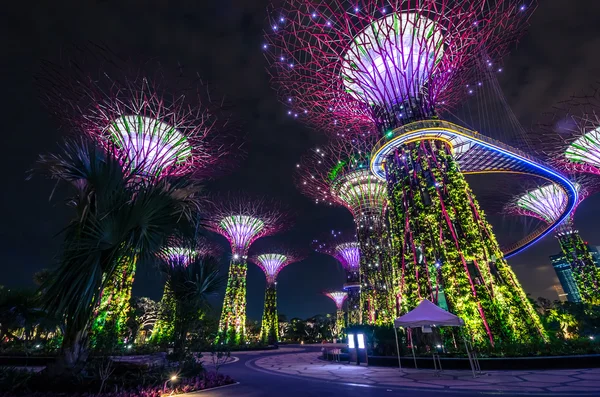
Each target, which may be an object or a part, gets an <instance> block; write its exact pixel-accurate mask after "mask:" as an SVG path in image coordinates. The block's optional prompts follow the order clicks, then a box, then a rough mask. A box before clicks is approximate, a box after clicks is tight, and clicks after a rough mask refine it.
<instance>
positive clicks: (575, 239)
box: [505, 176, 600, 304]
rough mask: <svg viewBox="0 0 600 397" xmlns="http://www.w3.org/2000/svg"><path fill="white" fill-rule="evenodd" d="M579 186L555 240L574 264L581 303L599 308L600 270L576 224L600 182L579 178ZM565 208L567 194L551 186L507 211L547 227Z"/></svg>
mask: <svg viewBox="0 0 600 397" xmlns="http://www.w3.org/2000/svg"><path fill="white" fill-rule="evenodd" d="M576 186H577V188H578V191H579V196H578V197H579V201H578V202H577V203H576V206H575V208H574V209H573V210H572V212H571V213H570V216H569V218H568V219H567V220H565V221H563V222H562V223H561V224H560V225H559V226H558V227H557V228H556V229H555V230H556V238H557V239H558V242H559V243H560V247H561V250H562V252H563V254H564V256H565V258H566V259H567V261H568V262H570V264H571V271H572V273H573V278H574V279H575V283H576V284H577V289H578V291H579V295H580V298H581V300H582V301H583V302H586V303H591V304H600V268H598V267H597V266H596V263H595V262H594V260H593V258H592V255H591V253H590V250H589V247H588V246H587V244H586V243H585V242H584V241H583V239H582V238H581V236H580V235H579V231H578V230H577V229H576V228H575V225H574V223H573V218H574V215H575V211H576V209H577V206H578V205H579V204H580V203H581V202H582V201H583V200H584V199H585V198H587V197H588V196H589V195H590V194H592V193H595V192H597V191H598V190H599V188H600V180H599V179H598V178H597V177H595V176H594V177H587V176H583V177H579V178H577V183H576ZM566 205H567V197H566V195H565V193H564V191H563V190H562V189H560V188H558V187H557V186H555V185H553V184H549V185H543V186H540V187H537V188H535V189H531V190H529V191H527V192H526V193H525V194H523V195H520V196H517V197H515V198H514V199H513V200H512V201H511V202H509V203H508V205H507V206H506V207H505V212H507V213H509V214H513V215H522V216H530V217H533V218H537V219H539V220H541V221H542V222H545V223H552V222H554V221H556V220H557V219H558V218H559V216H560V214H561V211H564V208H565V206H566Z"/></svg>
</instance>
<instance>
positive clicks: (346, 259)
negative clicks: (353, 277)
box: [335, 242, 360, 271]
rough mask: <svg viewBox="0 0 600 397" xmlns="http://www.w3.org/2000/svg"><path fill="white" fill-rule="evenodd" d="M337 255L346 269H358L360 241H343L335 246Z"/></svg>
mask: <svg viewBox="0 0 600 397" xmlns="http://www.w3.org/2000/svg"><path fill="white" fill-rule="evenodd" d="M335 257H336V259H337V260H338V261H340V263H341V264H342V266H344V268H345V269H346V270H352V271H358V269H359V267H360V248H359V245H358V243H356V242H352V243H342V244H339V245H337V246H336V247H335Z"/></svg>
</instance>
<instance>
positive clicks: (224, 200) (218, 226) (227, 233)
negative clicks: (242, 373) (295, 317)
mask: <svg viewBox="0 0 600 397" xmlns="http://www.w3.org/2000/svg"><path fill="white" fill-rule="evenodd" d="M205 213H206V214H205V215H206V220H207V222H208V224H209V227H210V228H211V229H212V230H213V231H214V232H216V233H219V234H221V235H222V236H224V237H225V238H226V239H227V240H228V241H229V243H230V245H231V253H232V258H231V263H230V265H229V278H228V280H227V288H226V290H225V299H224V301H223V311H222V313H221V320H220V323H219V335H220V340H222V341H223V342H224V343H228V344H239V343H241V342H242V341H243V340H244V337H245V333H246V332H245V329H246V328H245V327H246V272H247V270H248V264H247V260H248V249H249V248H250V246H251V245H252V243H253V242H254V241H256V240H257V239H258V238H260V237H263V236H267V235H271V234H274V233H276V232H277V231H279V230H282V229H284V228H287V227H289V226H291V217H290V216H289V214H288V213H287V212H286V211H284V210H282V208H281V205H280V204H279V203H277V202H275V201H273V200H268V199H264V198H254V199H253V198H248V197H243V196H237V197H235V196H229V197H213V198H212V199H211V200H210V203H209V204H208V207H207V208H206V209H205Z"/></svg>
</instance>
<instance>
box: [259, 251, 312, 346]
mask: <svg viewBox="0 0 600 397" xmlns="http://www.w3.org/2000/svg"><path fill="white" fill-rule="evenodd" d="M273 252H276V253H273ZM273 252H271V251H269V253H264V254H257V255H254V256H252V257H251V258H250V261H252V262H253V263H255V264H256V265H257V266H258V267H260V269H261V270H262V271H263V272H264V273H265V276H266V278H267V285H266V288H265V308H264V311H263V317H262V326H261V329H260V339H261V340H262V341H263V342H265V343H268V344H273V343H276V342H278V341H279V318H278V317H277V275H278V274H279V272H280V271H281V270H282V269H283V268H284V267H286V266H287V265H289V264H291V263H294V262H299V261H301V260H302V257H301V256H299V255H298V254H297V253H294V252H291V251H288V250H274V251H273Z"/></svg>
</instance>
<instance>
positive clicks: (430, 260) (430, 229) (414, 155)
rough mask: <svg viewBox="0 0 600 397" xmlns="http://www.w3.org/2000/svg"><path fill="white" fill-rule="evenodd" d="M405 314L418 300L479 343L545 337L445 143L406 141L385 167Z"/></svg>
mask: <svg viewBox="0 0 600 397" xmlns="http://www.w3.org/2000/svg"><path fill="white" fill-rule="evenodd" d="M386 167H387V169H386V171H387V181H388V194H389V207H388V213H389V219H390V227H391V244H392V255H393V257H392V260H393V264H394V266H397V267H398V272H399V283H400V286H399V287H400V294H401V300H400V312H401V313H406V312H407V311H408V310H411V309H413V308H414V307H415V306H416V305H417V304H418V303H419V301H420V300H421V299H428V300H430V301H432V302H434V303H436V304H441V305H443V302H441V298H443V297H445V300H446V302H447V306H448V309H449V310H450V311H451V312H453V313H454V314H456V315H458V316H459V317H461V318H462V319H463V320H464V321H465V324H466V326H467V328H468V330H469V333H470V334H471V335H472V338H473V341H474V342H475V343H476V344H479V345H492V346H493V345H494V344H495V343H497V342H500V341H513V342H517V341H518V342H526V341H531V340H539V339H541V338H545V334H544V331H543V327H542V325H541V322H540V320H539V317H538V315H537V313H536V312H535V310H534V309H533V306H532V305H531V303H530V302H529V300H528V299H527V296H526V294H525V292H524V291H523V289H522V287H521V286H520V284H519V283H518V281H517V279H516V277H515V275H514V274H513V272H512V270H511V269H510V267H509V266H508V264H507V263H506V261H505V260H504V259H501V258H503V256H502V252H501V251H500V247H499V245H498V243H497V241H496V238H495V236H494V235H493V233H492V229H491V226H490V225H489V224H488V223H487V221H486V220H485V216H484V214H483V212H482V211H481V210H480V209H479V205H478V203H477V201H476V199H475V197H474V195H473V193H472V191H471V189H470V188H469V186H468V184H467V182H466V180H465V179H464V176H463V175H462V174H461V172H460V171H459V169H458V165H457V164H456V162H455V161H454V159H453V157H452V154H451V149H450V147H449V145H448V144H447V143H445V142H443V141H440V140H422V141H417V142H413V143H409V144H407V145H405V146H404V147H402V148H400V149H398V150H396V151H395V152H394V153H392V154H391V155H390V157H389V158H388V159H387V163H386Z"/></svg>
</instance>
